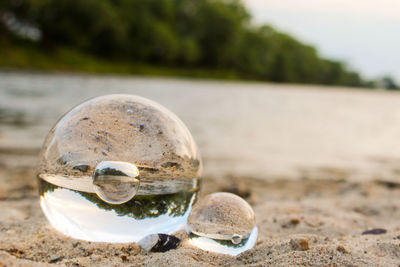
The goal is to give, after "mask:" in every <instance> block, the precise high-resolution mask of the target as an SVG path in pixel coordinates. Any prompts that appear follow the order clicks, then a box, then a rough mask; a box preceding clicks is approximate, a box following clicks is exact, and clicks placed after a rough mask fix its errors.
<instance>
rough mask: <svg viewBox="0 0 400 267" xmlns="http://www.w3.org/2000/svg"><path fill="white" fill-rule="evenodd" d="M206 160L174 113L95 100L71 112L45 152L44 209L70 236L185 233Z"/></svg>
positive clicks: (147, 104)
mask: <svg viewBox="0 0 400 267" xmlns="http://www.w3.org/2000/svg"><path fill="white" fill-rule="evenodd" d="M200 174H201V159H200V155H199V153H198V151H197V147H196V144H195V142H194V141H193V138H192V136H191V134H190V132H189V131H188V129H187V128H186V126H185V125H184V124H183V123H182V121H180V120H179V119H178V118H177V117H176V116H175V115H174V114H173V113H172V112H170V111H169V110H167V109H166V108H164V107H162V106H160V105H159V104H157V103H155V102H153V101H150V100H148V99H145V98H142V97H138V96H133V95H107V96H102V97H97V98H94V99H92V100H89V101H87V102H84V103H83V104H81V105H78V106H77V107H75V108H73V109H72V110H71V111H70V112H68V113H67V114H65V115H64V116H63V117H62V118H61V119H60V120H59V121H58V123H57V124H56V125H55V126H54V128H53V129H52V130H51V131H50V133H49V134H48V136H47V138H46V140H45V142H44V145H43V148H42V151H41V155H40V162H39V166H38V178H39V189H40V199H41V200H40V201H41V207H42V209H43V211H44V213H45V215H46V217H47V219H48V220H49V222H50V223H51V224H52V225H53V226H54V227H55V228H56V229H57V230H59V231H61V232H63V233H64V234H66V235H69V236H72V237H75V238H79V239H85V240H90V241H106V242H135V241H138V240H140V239H142V238H143V237H145V236H147V235H149V234H155V233H165V234H170V233H174V232H176V231H178V230H180V229H182V228H184V226H185V224H186V220H187V216H188V214H189V212H190V210H191V206H192V204H193V202H194V200H195V198H196V195H197V192H198V189H199V179H200Z"/></svg>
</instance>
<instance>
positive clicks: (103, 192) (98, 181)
mask: <svg viewBox="0 0 400 267" xmlns="http://www.w3.org/2000/svg"><path fill="white" fill-rule="evenodd" d="M138 176H139V170H138V168H137V167H136V166H135V165H134V164H131V163H127V162H121V161H102V162H100V164H99V165H97V167H96V169H95V170H94V176H93V185H94V191H95V192H96V194H97V196H98V197H99V198H101V199H102V200H103V201H105V202H107V203H110V204H122V203H125V202H127V201H129V200H131V199H132V198H133V197H134V196H135V194H136V191H137V189H138V187H139V179H137V178H136V177H138Z"/></svg>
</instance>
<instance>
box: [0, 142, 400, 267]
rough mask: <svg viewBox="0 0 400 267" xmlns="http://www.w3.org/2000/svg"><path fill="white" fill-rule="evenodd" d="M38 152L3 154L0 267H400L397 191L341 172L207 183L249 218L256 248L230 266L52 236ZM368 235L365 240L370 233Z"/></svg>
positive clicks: (188, 254)
mask: <svg viewBox="0 0 400 267" xmlns="http://www.w3.org/2000/svg"><path fill="white" fill-rule="evenodd" d="M37 153H38V151H37V150H32V149H30V150H29V149H27V150H23V149H19V150H17V149H15V150H2V151H0V210H1V212H0V240H1V242H0V266H48V265H67V266H120V265H122V264H124V265H127V266H129V265H131V266H139V265H140V266H219V265H222V266H228V265H229V266H242V265H247V266H289V265H305V266H398V264H399V257H400V224H399V221H400V202H399V201H398V199H399V198H400V184H399V183H397V182H396V177H395V176H394V177H393V179H392V180H388V179H387V178H385V180H382V179H381V178H379V177H372V178H371V179H369V180H365V181H360V180H359V179H353V178H352V176H351V174H349V173H347V172H346V171H343V170H336V169H325V170H316V171H315V172H313V173H307V172H304V171H299V172H298V176H297V177H279V178H276V177H264V179H260V178H252V177H242V176H238V177H233V176H225V177H210V176H207V177H205V178H204V183H203V188H202V189H203V191H202V194H203V195H204V194H207V193H210V192H214V191H230V192H234V193H236V194H238V195H241V196H242V197H244V198H245V199H246V200H247V201H248V202H249V203H250V204H251V205H252V207H253V208H254V211H255V214H256V218H257V224H258V227H259V230H260V231H259V238H258V241H257V243H256V245H255V247H254V248H253V249H251V250H249V251H247V252H245V253H243V254H240V255H239V256H236V257H231V256H226V255H218V254H215V253H211V252H205V251H201V250H199V249H197V248H194V247H191V246H190V245H189V244H187V243H186V242H185V241H186V238H187V237H186V235H185V233H183V232H182V233H178V236H179V237H180V238H182V239H183V242H182V243H181V245H180V246H179V247H178V248H177V249H175V250H170V251H168V252H165V253H152V252H146V251H144V250H142V249H140V247H138V246H137V245H136V244H134V243H131V244H106V243H95V242H85V241H81V240H75V239H72V238H69V237H66V236H64V235H63V234H61V233H58V232H56V231H55V230H53V229H52V228H51V227H50V226H49V225H48V223H47V221H46V219H45V218H44V215H43V213H42V211H41V209H40V206H39V201H38V194H37V184H36V179H35V170H34V169H35V165H36V159H37ZM376 228H382V229H384V230H385V231H386V232H385V231H383V230H374V231H372V234H363V232H365V231H366V230H371V229H376Z"/></svg>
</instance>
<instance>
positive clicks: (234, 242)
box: [186, 193, 258, 255]
mask: <svg viewBox="0 0 400 267" xmlns="http://www.w3.org/2000/svg"><path fill="white" fill-rule="evenodd" d="M186 229H187V232H188V234H189V235H190V242H191V244H193V245H195V246H197V247H199V248H201V249H204V250H208V251H213V252H218V253H224V254H230V255H237V254H239V253H242V252H243V251H245V250H248V249H250V248H252V247H253V245H254V243H255V241H256V239H257V233H258V229H257V227H256V220H255V216H254V212H253V209H252V208H251V206H250V205H249V204H248V203H247V202H246V201H245V200H243V199H242V198H240V197H239V196H237V195H234V194H231V193H213V194H210V195H208V196H206V197H204V198H203V199H201V200H200V201H199V202H198V203H197V204H196V205H195V206H194V208H193V210H192V212H191V213H190V215H189V218H188V224H187V227H186Z"/></svg>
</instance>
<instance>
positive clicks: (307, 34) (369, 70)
mask: <svg viewBox="0 0 400 267" xmlns="http://www.w3.org/2000/svg"><path fill="white" fill-rule="evenodd" d="M243 2H244V3H245V5H246V6H247V7H248V9H249V11H250V13H251V14H252V15H253V17H254V22H255V23H257V24H265V23H266V24H270V25H272V26H275V28H277V29H278V30H281V31H284V32H287V33H290V34H292V35H294V36H295V37H296V38H297V39H299V40H301V41H303V42H306V43H308V44H311V45H314V46H315V47H317V49H318V51H319V52H320V55H322V56H324V57H329V58H333V59H338V60H343V61H345V62H346V63H347V64H348V65H349V66H350V67H351V68H352V69H354V70H357V71H359V72H360V73H361V74H362V75H363V76H364V77H366V78H376V77H379V76H382V75H391V76H392V77H393V78H395V79H396V80H397V81H398V82H400V0H379V1H376V0H243Z"/></svg>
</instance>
